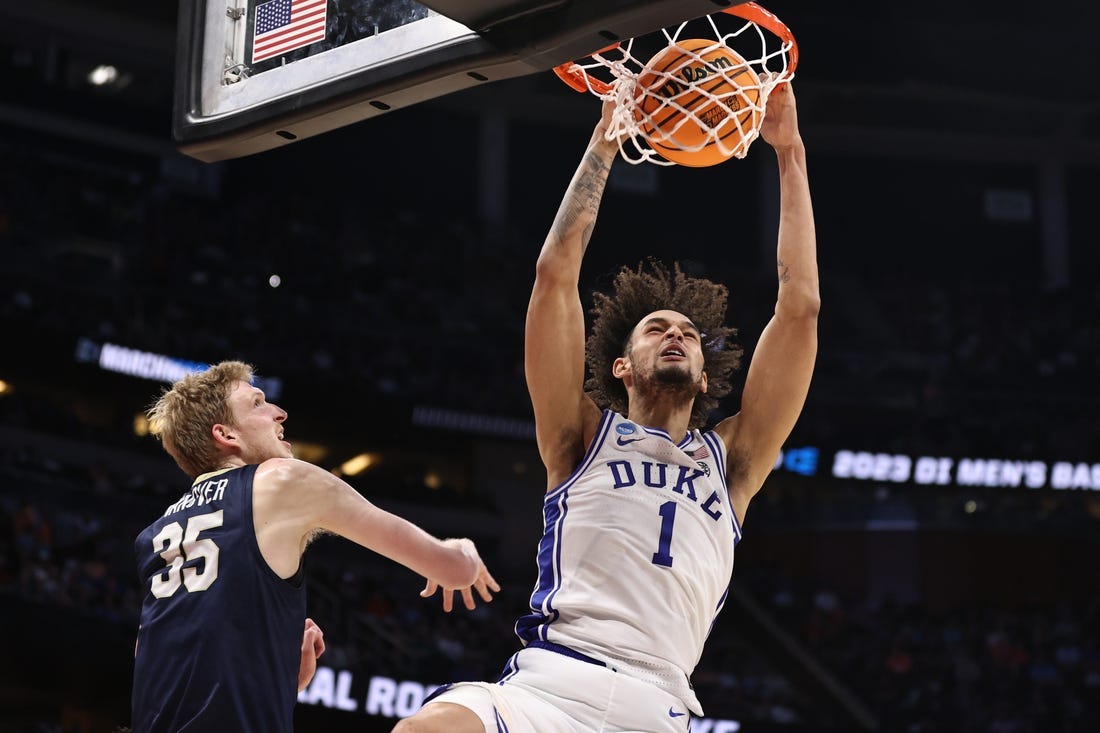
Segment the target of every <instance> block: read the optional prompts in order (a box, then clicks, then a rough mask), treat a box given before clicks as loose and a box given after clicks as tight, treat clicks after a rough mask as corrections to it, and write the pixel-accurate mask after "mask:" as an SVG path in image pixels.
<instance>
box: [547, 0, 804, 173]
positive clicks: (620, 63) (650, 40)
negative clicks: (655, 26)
mask: <svg viewBox="0 0 1100 733" xmlns="http://www.w3.org/2000/svg"><path fill="white" fill-rule="evenodd" d="M695 39H706V40H707V41H710V40H713V43H709V44H707V45H706V46H705V47H704V48H700V49H698V50H685V49H684V48H675V49H674V50H675V51H677V52H678V53H680V55H681V56H682V57H684V58H685V59H686V62H683V63H680V64H678V65H673V66H672V67H671V68H667V69H658V68H656V67H655V68H652V69H651V68H648V67H647V64H648V63H649V60H651V59H655V58H657V57H658V56H659V55H661V53H662V52H663V51H667V50H668V49H669V48H673V47H676V46H677V45H678V42H680V41H684V42H685V46H692V45H697V44H691V43H689V40H692V41H694V40H695ZM654 49H656V50H654ZM715 55H721V56H724V57H725V58H727V59H733V60H735V65H734V68H733V69H727V68H715V65H714V63H713V62H708V59H713V58H714V57H715ZM691 64H694V65H695V68H699V66H700V65H703V66H704V68H706V69H709V70H710V71H711V74H710V75H703V76H702V78H699V79H691V78H688V77H690V76H691V75H690V74H685V73H684V69H685V68H686V67H688V66H690V65H691ZM797 65H798V45H797V43H795V40H794V35H793V34H792V33H791V31H790V30H789V29H788V28H787V26H786V25H784V24H783V22H782V21H780V20H779V18H777V17H776V16H775V15H773V14H772V13H770V12H768V11H767V10H765V9H764V8H762V7H761V6H759V5H757V4H756V3H754V2H746V3H743V4H741V5H737V6H734V7H732V8H726V9H725V10H723V11H721V12H719V13H714V14H712V15H707V16H704V17H703V18H697V19H694V20H691V21H684V22H683V23H681V24H679V25H678V26H670V27H668V28H662V29H660V30H659V31H654V32H653V33H652V34H648V35H647V36H641V37H639V38H631V39H629V40H626V41H623V42H621V43H616V44H614V45H612V46H608V47H607V48H603V49H600V50H599V51H597V52H596V53H594V54H592V55H591V56H590V57H587V58H585V59H581V60H579V61H572V62H567V63H564V64H561V65H560V66H557V67H555V69H554V73H556V74H557V75H558V77H559V78H560V79H561V80H562V81H564V82H565V83H566V84H568V85H569V86H570V87H572V88H573V89H575V90H577V91H578V92H582V93H584V92H591V93H592V94H594V95H596V96H597V97H599V98H600V99H602V100H604V101H613V102H614V110H613V112H612V117H611V121H610V124H609V125H608V128H607V132H606V138H607V139H608V140H615V141H617V142H618V145H619V150H620V152H621V153H622V157H623V159H625V160H626V161H628V162H630V163H633V164H638V163H644V162H650V163H655V164H657V165H677V164H678V163H677V161H675V160H670V159H668V158H666V157H662V154H661V152H659V151H660V150H662V149H663V150H664V151H666V154H667V153H668V151H674V153H675V154H674V155H671V156H670V157H675V158H678V159H679V160H680V164H684V165H697V166H705V165H713V164H715V163H718V162H722V161H724V160H727V159H729V158H731V157H736V158H744V157H745V155H746V153H748V149H749V146H750V145H751V144H752V142H753V141H754V140H755V139H756V138H757V137H758V136H759V134H760V122H761V121H762V120H763V118H764V113H765V107H766V105H767V100H768V95H769V94H770V93H771V90H772V89H774V88H775V87H776V86H778V85H779V84H783V83H785V82H788V81H790V80H791V79H792V78H794V70H795V67H796V66H797ZM729 72H733V73H729ZM716 73H721V74H722V75H723V76H724V77H725V82H726V83H722V84H720V85H715V83H714V78H715V77H714V75H715V74H716ZM715 86H719V89H718V91H717V92H715V91H712V90H711V89H713V88H714V87H715ZM708 87H710V88H711V89H708ZM670 88H671V89H673V90H675V92H676V93H674V94H668V93H667V92H664V90H667V89H670ZM679 100H690V102H689V104H684V103H683V102H682V101H679ZM716 106H717V109H719V110H721V111H722V113H723V114H721V115H720V116H721V118H722V119H721V120H720V121H719V122H717V123H715V121H714V119H715V117H714V115H713V112H714V110H715V109H716ZM727 110H728V111H729V112H728V113H726V112H727ZM707 112H710V113H711V114H705V113H707ZM670 120H673V121H674V122H672V123H670V122H669V121H670ZM681 131H688V132H690V134H687V135H685V134H681ZM685 138H687V139H688V140H689V141H690V142H685ZM711 149H713V150H711ZM704 151H708V155H707V156H699V157H700V159H705V160H707V161H708V162H684V161H685V160H689V159H692V158H693V157H694V156H695V155H696V154H702V153H704ZM709 161H712V162H709Z"/></svg>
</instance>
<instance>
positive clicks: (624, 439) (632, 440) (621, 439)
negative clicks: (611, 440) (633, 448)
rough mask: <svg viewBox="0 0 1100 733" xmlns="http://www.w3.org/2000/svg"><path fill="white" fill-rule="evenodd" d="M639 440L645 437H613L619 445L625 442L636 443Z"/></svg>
mask: <svg viewBox="0 0 1100 733" xmlns="http://www.w3.org/2000/svg"><path fill="white" fill-rule="evenodd" d="M639 440H645V438H644V437H642V438H624V437H623V436H621V435H620V436H619V437H618V438H615V442H616V443H618V444H619V445H626V444H627V443H637V442H638V441H639Z"/></svg>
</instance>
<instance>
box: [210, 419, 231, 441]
mask: <svg viewBox="0 0 1100 733" xmlns="http://www.w3.org/2000/svg"><path fill="white" fill-rule="evenodd" d="M210 437H212V438H213V439H214V444H215V445H234V444H235V443H236V442H237V433H236V432H235V431H234V430H233V428H231V427H229V426H228V425H225V424H223V423H215V424H214V426H213V427H212V428H210Z"/></svg>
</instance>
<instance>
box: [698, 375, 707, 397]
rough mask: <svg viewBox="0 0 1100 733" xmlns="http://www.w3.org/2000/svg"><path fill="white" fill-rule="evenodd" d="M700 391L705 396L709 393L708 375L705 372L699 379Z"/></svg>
mask: <svg viewBox="0 0 1100 733" xmlns="http://www.w3.org/2000/svg"><path fill="white" fill-rule="evenodd" d="M699 391H700V392H702V393H703V394H706V393H707V373H706V372H703V373H702V374H701V375H700V379H699Z"/></svg>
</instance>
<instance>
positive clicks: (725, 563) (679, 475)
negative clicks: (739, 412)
mask: <svg viewBox="0 0 1100 733" xmlns="http://www.w3.org/2000/svg"><path fill="white" fill-rule="evenodd" d="M543 522H544V531H543V537H542V540H541V542H540V543H539V552H538V568H539V576H538V580H537V582H536V584H535V590H534V593H533V594H532V596H531V611H532V612H531V613H530V614H528V615H526V616H524V617H522V618H521V619H520V620H519V621H518V622H517V623H516V633H517V634H518V635H519V637H520V639H522V640H523V642H524V644H530V643H532V642H551V643H553V644H560V645H562V646H566V647H569V648H570V649H572V650H574V651H576V652H580V653H581V654H584V655H587V656H590V657H592V658H594V659H596V660H599V661H601V662H604V663H605V664H607V665H608V666H609V667H612V668H613V669H615V670H617V671H620V672H623V673H625V674H629V675H631V676H634V677H637V678H639V679H643V680H646V681H649V682H652V683H654V684H657V685H659V686H661V687H662V688H665V689H667V690H669V691H670V692H672V693H673V694H675V695H677V696H678V697H679V698H680V699H681V700H683V701H684V704H685V705H686V706H687V707H688V708H689V709H690V710H692V712H694V713H695V714H696V715H702V709H701V708H700V706H699V701H698V700H697V699H696V697H695V694H694V692H693V691H692V689H691V684H690V677H691V673H692V672H693V671H694V669H695V665H696V664H697V663H698V661H699V657H700V656H701V654H702V652H703V643H704V642H705V641H706V638H707V635H708V634H709V633H710V630H711V627H712V625H713V623H714V619H715V617H716V616H717V614H718V612H719V611H720V610H721V608H722V605H723V604H724V603H725V600H726V593H727V591H728V589H729V582H730V576H731V574H732V572H733V550H734V545H735V544H736V543H737V541H738V540H739V539H740V538H741V528H740V526H739V525H738V521H737V518H736V517H735V516H734V514H733V511H732V509H731V507H730V503H729V494H728V491H727V488H726V450H725V445H724V444H723V443H722V439H721V438H720V437H719V436H718V435H717V434H716V433H714V432H708V433H706V434H700V433H699V431H697V430H696V431H693V432H691V433H689V434H688V435H687V437H686V438H685V439H684V440H683V441H682V442H681V443H680V444H679V445H676V444H674V443H673V442H672V440H671V439H670V438H669V436H668V434H667V433H665V432H664V431H662V430H657V429H653V428H647V427H644V426H642V425H638V424H636V423H633V422H630V421H629V420H627V419H626V418H624V417H623V416H622V415H620V414H618V413H615V412H611V411H610V410H605V411H604V414H603V418H602V419H601V420H600V426H599V430H598V431H597V433H596V437H595V439H594V440H593V441H592V445H591V446H590V448H589V449H588V452H587V453H586V454H585V457H584V459H583V460H582V461H581V463H580V465H579V466H578V467H577V469H576V471H574V472H573V475H572V476H570V477H569V478H568V479H567V480H566V481H565V482H564V483H562V484H561V485H560V486H558V487H556V488H554V489H552V490H550V491H549V492H548V493H547V494H546V499H545V503H544V507H543ZM537 645H538V644H537V643H536V646H537Z"/></svg>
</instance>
